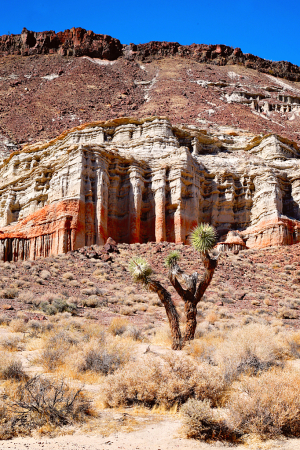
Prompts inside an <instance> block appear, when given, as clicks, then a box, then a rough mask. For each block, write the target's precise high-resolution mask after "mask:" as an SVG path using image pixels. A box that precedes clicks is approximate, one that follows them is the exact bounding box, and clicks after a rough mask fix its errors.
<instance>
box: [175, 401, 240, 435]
mask: <svg viewBox="0 0 300 450" xmlns="http://www.w3.org/2000/svg"><path fill="white" fill-rule="evenodd" d="M180 412H181V414H182V416H183V424H184V432H185V434H186V436H187V437H188V438H193V439H200V440H204V441H215V440H218V441H231V442H237V441H239V440H240V437H241V436H240V434H239V433H238V432H236V431H234V430H232V429H231V428H230V427H229V426H228V425H227V423H226V420H225V419H224V417H222V415H221V414H220V411H219V410H218V409H216V408H212V407H211V402H210V401H209V400H207V399H205V400H195V399H192V398H190V399H189V400H188V401H187V402H186V403H185V404H184V405H183V406H182V408H181V409H180Z"/></svg>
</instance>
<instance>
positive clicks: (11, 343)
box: [0, 335, 23, 352]
mask: <svg viewBox="0 0 300 450" xmlns="http://www.w3.org/2000/svg"><path fill="white" fill-rule="evenodd" d="M0 346H1V347H2V348H3V349H4V350H8V351H10V352H16V351H20V350H23V340H22V338H21V337H20V336H15V335H7V336H3V337H2V338H1V340H0Z"/></svg>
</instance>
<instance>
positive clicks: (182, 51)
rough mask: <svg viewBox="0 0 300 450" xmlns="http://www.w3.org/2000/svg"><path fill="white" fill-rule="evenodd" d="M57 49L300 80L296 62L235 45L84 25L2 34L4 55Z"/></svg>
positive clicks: (68, 53) (71, 53) (70, 53)
mask: <svg viewBox="0 0 300 450" xmlns="http://www.w3.org/2000/svg"><path fill="white" fill-rule="evenodd" d="M53 53H58V54H59V55H63V56H90V57H93V58H103V59H107V60H111V61H113V60H116V59H117V58H119V57H121V56H122V55H124V56H125V58H127V59H129V60H139V61H148V62H151V61H153V60H155V59H162V58H166V57H169V56H180V57H182V58H187V59H189V58H190V59H194V60H196V61H198V62H201V63H210V64H215V65H219V66H224V65H226V64H238V65H244V66H245V67H248V68H250V69H256V70H258V71H259V72H263V73H268V74H271V75H274V76H276V77H281V78H286V79H288V80H291V81H300V68H299V66H296V65H295V64H292V63H290V62H287V61H269V60H266V59H263V58H260V57H258V56H255V55H252V54H251V53H243V52H242V50H241V49H240V48H235V49H234V48H232V47H228V46H226V45H206V44H192V45H180V44H179V43H178V42H155V41H152V42H148V43H146V44H138V45H136V44H130V45H129V46H127V45H122V44H121V43H120V41H119V40H118V39H115V38H112V37H111V36H108V35H103V34H96V33H94V32H93V31H91V30H88V31H87V30H85V29H83V28H71V29H70V30H65V31H60V32H58V33H55V31H41V32H35V31H29V30H27V29H26V28H23V30H22V33H21V34H16V35H14V34H11V35H3V36H0V56H7V55H22V56H28V55H38V54H53Z"/></svg>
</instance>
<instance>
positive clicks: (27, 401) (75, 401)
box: [0, 376, 93, 439]
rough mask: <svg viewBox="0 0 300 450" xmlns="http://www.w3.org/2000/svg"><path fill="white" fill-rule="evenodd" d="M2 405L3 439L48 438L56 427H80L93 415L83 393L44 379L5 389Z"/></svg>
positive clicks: (0, 427) (0, 411)
mask: <svg viewBox="0 0 300 450" xmlns="http://www.w3.org/2000/svg"><path fill="white" fill-rule="evenodd" d="M2 398H3V401H2V403H1V404H0V439H10V438H12V437H15V436H24V435H25V436H26V435H31V434H32V432H33V431H37V432H38V433H40V434H48V433H49V432H52V431H54V430H55V429H56V428H57V427H61V426H64V425H71V424H73V423H81V422H84V421H85V420H86V418H87V417H88V416H90V415H91V414H93V411H92V408H91V402H90V400H89V399H88V398H87V397H86V396H85V395H84V393H83V392H82V390H80V389H79V390H77V389H72V388H70V387H69V386H68V385H67V384H66V383H65V381H64V380H61V381H59V382H52V381H49V380H46V379H44V378H42V377H38V376H36V377H33V378H31V379H29V380H28V381H23V382H20V383H17V384H15V383H12V384H10V385H8V386H7V387H6V388H5V391H4V393H3V395H2Z"/></svg>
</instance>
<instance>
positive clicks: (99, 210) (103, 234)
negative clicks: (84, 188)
mask: <svg viewBox="0 0 300 450" xmlns="http://www.w3.org/2000/svg"><path fill="white" fill-rule="evenodd" d="M108 188H109V177H108V175H107V173H106V170H105V169H104V168H101V169H100V170H99V171H98V173H97V195H96V243H97V244H98V245H103V244H105V242H106V239H107V238H108V235H107V216H108Z"/></svg>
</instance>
